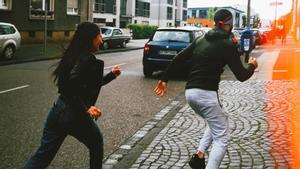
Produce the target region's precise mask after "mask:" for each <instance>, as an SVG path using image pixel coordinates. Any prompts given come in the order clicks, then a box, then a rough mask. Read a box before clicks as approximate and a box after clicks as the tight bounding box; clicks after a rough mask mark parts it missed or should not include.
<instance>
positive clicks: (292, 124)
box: [267, 36, 300, 169]
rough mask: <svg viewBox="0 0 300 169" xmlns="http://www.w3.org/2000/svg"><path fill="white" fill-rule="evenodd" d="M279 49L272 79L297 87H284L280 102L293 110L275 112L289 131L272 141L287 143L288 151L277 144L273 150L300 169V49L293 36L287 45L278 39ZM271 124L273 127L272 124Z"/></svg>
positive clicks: (276, 44)
mask: <svg viewBox="0 0 300 169" xmlns="http://www.w3.org/2000/svg"><path fill="white" fill-rule="evenodd" d="M278 44H280V46H278ZM281 45H282V46H281ZM278 47H279V48H280V53H279V57H278V59H277V61H276V64H275V65H274V68H273V76H272V79H273V80H282V81H288V82H291V83H293V84H295V85H293V86H292V87H290V86H289V85H287V86H284V88H286V96H284V98H283V100H280V101H279V103H280V104H281V105H280V106H284V104H286V103H288V104H292V106H291V107H292V108H291V109H290V110H289V111H288V112H286V113H287V114H280V112H274V113H275V114H276V115H278V114H279V116H282V117H281V118H280V120H279V122H277V123H281V124H282V125H285V128H286V130H287V131H286V133H285V132H284V133H285V134H282V136H280V137H273V136H271V137H272V138H271V139H275V141H274V140H273V141H274V142H273V143H276V142H279V143H280V142H281V143H283V142H284V143H285V142H286V143H287V145H285V146H288V147H286V148H287V150H288V151H286V149H285V147H284V146H278V145H277V144H273V146H272V149H273V150H275V152H277V151H284V152H288V153H289V156H290V157H291V159H292V162H291V163H289V164H290V166H289V168H291V169H300V47H299V46H298V45H297V42H296V41H295V40H294V39H292V38H291V36H290V38H289V39H287V42H286V44H281V41H280V40H279V39H277V40H276V43H275V44H274V49H275V48H277V49H278ZM274 90H276V89H274ZM267 95H268V91H267ZM268 96H269V97H268V99H270V100H271V101H272V99H277V102H278V98H272V95H271V94H270V95H268ZM280 106H279V107H280ZM267 116H268V120H269V121H273V120H274V115H267ZM277 121H278V119H277ZM270 124H271V125H272V122H271V123H270ZM282 148H284V149H285V150H283V149H282ZM275 168H280V166H275Z"/></svg>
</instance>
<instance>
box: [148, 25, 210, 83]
mask: <svg viewBox="0 0 300 169" xmlns="http://www.w3.org/2000/svg"><path fill="white" fill-rule="evenodd" d="M204 34H205V32H204V31H201V30H200V29H199V28H196V27H178V28H170V27H169V28H158V29H157V30H156V31H155V33H154V35H153V36H152V37H151V38H150V39H149V41H148V42H147V43H146V44H145V46H144V55H143V72H144V75H145V76H146V77H150V76H151V75H152V74H153V72H154V71H159V70H165V69H166V67H167V66H168V65H169V63H170V62H171V61H172V59H173V58H174V56H176V55H177V53H179V52H180V51H181V50H182V49H184V48H186V47H187V46H188V45H189V44H190V43H191V42H192V41H193V40H194V39H195V38H196V37H198V36H203V35H204ZM187 64H188V63H184V66H183V67H185V66H187ZM183 69H184V68H183ZM185 70H187V69H185Z"/></svg>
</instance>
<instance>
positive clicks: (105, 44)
mask: <svg viewBox="0 0 300 169" xmlns="http://www.w3.org/2000/svg"><path fill="white" fill-rule="evenodd" d="M108 48H109V44H108V42H103V44H102V49H104V50H106V49H108Z"/></svg>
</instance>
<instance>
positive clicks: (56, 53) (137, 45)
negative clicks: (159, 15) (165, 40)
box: [0, 39, 148, 66]
mask: <svg viewBox="0 0 300 169" xmlns="http://www.w3.org/2000/svg"><path fill="white" fill-rule="evenodd" d="M147 40H148V39H132V40H130V42H129V43H128V44H127V47H126V48H119V47H115V48H112V49H108V50H99V51H98V52H97V54H101V53H113V52H124V51H129V50H138V49H143V47H144V45H145V43H146V42H147ZM66 45H67V44H63V43H48V44H47V48H46V55H45V54H44V44H24V45H22V44H21V48H20V49H19V50H18V51H17V52H16V53H15V58H14V59H12V60H1V61H0V66H1V65H8V64H15V63H24V62H33V61H41V60H51V59H59V58H60V57H61V54H62V51H63V49H64V48H65V47H66Z"/></svg>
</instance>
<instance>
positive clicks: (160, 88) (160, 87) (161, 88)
mask: <svg viewBox="0 0 300 169" xmlns="http://www.w3.org/2000/svg"><path fill="white" fill-rule="evenodd" d="M167 90H168V86H167V82H163V81H161V80H160V81H158V83H157V85H156V87H155V89H154V92H155V93H156V94H157V95H158V96H164V95H165V94H166V93H167Z"/></svg>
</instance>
